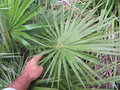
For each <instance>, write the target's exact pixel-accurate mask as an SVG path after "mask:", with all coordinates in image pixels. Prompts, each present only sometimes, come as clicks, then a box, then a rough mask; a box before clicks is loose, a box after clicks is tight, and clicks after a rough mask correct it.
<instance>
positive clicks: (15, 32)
mask: <svg viewBox="0 0 120 90" xmlns="http://www.w3.org/2000/svg"><path fill="white" fill-rule="evenodd" d="M33 1H34V0H24V1H23V0H1V1H0V3H1V4H5V3H7V5H5V6H4V7H3V8H10V9H6V10H2V11H0V37H1V42H2V45H4V46H2V45H0V46H1V47H2V48H3V47H5V48H6V49H7V51H8V52H13V50H14V43H13V42H14V41H17V42H19V43H21V44H22V45H24V46H25V47H29V46H30V44H29V42H28V41H27V40H30V41H33V42H36V43H39V44H40V42H38V41H37V40H36V39H35V38H34V37H32V36H30V35H29V34H27V31H28V30H32V29H35V28H38V27H41V26H39V24H38V23H37V24H31V23H30V19H31V18H32V17H34V16H36V15H37V14H38V13H41V12H42V11H43V8H42V7H40V6H36V7H35V8H33V9H32V10H29V7H30V5H31V3H32V2H33ZM26 11H27V13H26ZM28 21H29V23H28ZM26 39H27V40H26Z"/></svg>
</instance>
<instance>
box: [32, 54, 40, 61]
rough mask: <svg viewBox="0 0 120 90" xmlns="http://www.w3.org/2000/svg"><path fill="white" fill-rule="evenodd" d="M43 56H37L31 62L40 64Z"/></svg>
mask: <svg viewBox="0 0 120 90" xmlns="http://www.w3.org/2000/svg"><path fill="white" fill-rule="evenodd" d="M41 58H42V56H41V55H36V56H34V57H33V58H32V59H31V62H35V63H38V62H39V61H40V60H41Z"/></svg>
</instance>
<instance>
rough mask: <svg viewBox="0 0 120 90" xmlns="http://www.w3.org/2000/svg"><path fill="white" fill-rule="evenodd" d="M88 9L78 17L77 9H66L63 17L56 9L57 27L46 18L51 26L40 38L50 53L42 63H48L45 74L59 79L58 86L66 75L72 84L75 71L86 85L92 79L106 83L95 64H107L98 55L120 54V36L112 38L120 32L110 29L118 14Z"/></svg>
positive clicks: (54, 17) (84, 9)
mask: <svg viewBox="0 0 120 90" xmlns="http://www.w3.org/2000/svg"><path fill="white" fill-rule="evenodd" d="M86 6H88V5H86ZM86 8H87V7H85V8H81V9H80V11H79V12H78V13H77V15H76V16H73V15H74V10H70V11H66V10H64V9H62V12H61V13H60V14H59V16H58V14H55V13H56V12H57V11H55V10H53V11H52V13H53V15H52V16H53V23H54V27H51V23H50V22H49V21H48V19H47V18H46V17H45V19H46V21H47V23H48V25H49V28H46V29H45V31H44V32H41V36H40V37H41V39H40V40H41V41H43V42H42V43H43V44H45V45H46V47H43V48H46V49H47V50H46V53H45V54H46V55H47V56H46V57H45V58H44V59H43V60H42V61H41V63H42V65H45V64H47V66H48V67H46V68H47V69H46V72H45V74H44V77H45V76H46V75H49V77H48V78H50V77H53V78H54V79H53V83H54V80H56V79H58V86H59V81H60V80H61V77H62V76H63V74H64V77H65V78H66V81H67V82H68V85H69V86H70V85H71V83H70V82H71V79H70V77H71V75H73V73H74V74H75V75H76V77H77V79H78V80H79V82H80V83H81V85H82V86H83V87H86V85H85V83H86V81H89V80H90V81H91V80H92V81H94V83H97V84H100V82H104V80H102V79H101V77H100V76H99V74H98V73H97V72H95V71H94V70H93V66H91V64H98V65H101V66H103V67H106V65H104V64H101V63H99V61H100V60H101V59H100V58H98V57H97V55H98V54H109V55H119V54H120V50H119V49H117V47H118V46H119V44H120V43H119V42H118V40H119V39H118V38H117V37H114V39H110V38H109V37H110V36H111V35H116V34H118V33H119V32H116V30H108V28H107V27H108V26H109V25H110V24H111V23H112V21H113V20H115V17H114V16H112V17H108V18H104V16H105V15H100V16H95V12H96V10H97V7H96V8H94V9H92V10H87V9H86ZM66 13H67V14H66ZM44 16H45V14H44ZM86 62H87V63H86ZM71 72H72V73H71ZM95 78H96V79H95ZM98 80H100V81H98ZM91 84H92V83H91Z"/></svg>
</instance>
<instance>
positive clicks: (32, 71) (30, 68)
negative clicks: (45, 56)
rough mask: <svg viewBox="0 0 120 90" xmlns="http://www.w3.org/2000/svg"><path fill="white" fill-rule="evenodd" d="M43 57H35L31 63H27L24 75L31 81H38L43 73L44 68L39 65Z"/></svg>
mask: <svg viewBox="0 0 120 90" xmlns="http://www.w3.org/2000/svg"><path fill="white" fill-rule="evenodd" d="M41 58H42V56H40V55H37V56H34V57H33V58H32V59H31V60H30V61H29V62H27V64H26V67H25V69H24V72H23V74H24V75H25V76H27V78H28V79H29V80H30V81H33V80H35V79H37V78H38V77H39V76H40V75H41V74H42V72H43V67H42V66H39V65H38V62H39V61H40V59H41Z"/></svg>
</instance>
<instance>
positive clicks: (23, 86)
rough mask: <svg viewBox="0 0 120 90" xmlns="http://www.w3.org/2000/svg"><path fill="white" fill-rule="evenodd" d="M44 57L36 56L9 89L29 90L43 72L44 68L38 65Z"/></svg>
mask: <svg viewBox="0 0 120 90" xmlns="http://www.w3.org/2000/svg"><path fill="white" fill-rule="evenodd" d="M41 58H42V56H40V55H37V56H34V57H33V58H32V59H31V60H30V61H29V62H27V64H26V67H25V69H24V71H23V73H22V74H21V75H20V76H19V77H18V78H17V79H16V80H15V81H13V82H12V83H11V84H10V85H9V86H8V88H15V89H16V90H27V88H28V87H29V85H30V83H31V82H32V81H34V80H35V79H37V78H38V77H39V76H40V75H41V74H42V72H43V67H42V66H39V65H37V64H38V62H39V61H40V59H41Z"/></svg>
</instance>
